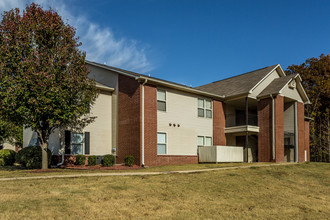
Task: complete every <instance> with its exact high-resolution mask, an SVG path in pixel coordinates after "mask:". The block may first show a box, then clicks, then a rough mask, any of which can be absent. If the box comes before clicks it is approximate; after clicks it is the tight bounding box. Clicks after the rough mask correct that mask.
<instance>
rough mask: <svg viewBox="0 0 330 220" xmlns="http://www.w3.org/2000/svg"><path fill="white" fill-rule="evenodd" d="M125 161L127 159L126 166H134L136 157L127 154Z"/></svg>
mask: <svg viewBox="0 0 330 220" xmlns="http://www.w3.org/2000/svg"><path fill="white" fill-rule="evenodd" d="M124 161H125V166H129V167H131V166H133V164H134V162H135V158H134V157H133V156H126V157H125V158H124Z"/></svg>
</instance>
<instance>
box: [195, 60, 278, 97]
mask: <svg viewBox="0 0 330 220" xmlns="http://www.w3.org/2000/svg"><path fill="white" fill-rule="evenodd" d="M276 66H277V64H276V65H273V66H268V67H265V68H262V69H258V70H255V71H251V72H248V73H244V74H241V75H238V76H234V77H231V78H227V79H223V80H220V81H216V82H213V83H209V84H206V85H203V86H199V87H196V88H195V89H198V90H201V91H204V92H209V93H213V94H217V95H222V96H226V97H230V96H236V95H242V94H247V93H248V92H249V91H250V90H251V89H252V88H253V87H254V86H255V85H256V84H257V83H258V82H259V81H260V80H262V79H263V78H264V77H265V76H266V75H267V74H268V73H269V72H270V71H272V70H273V69H274V68H275V67H276Z"/></svg>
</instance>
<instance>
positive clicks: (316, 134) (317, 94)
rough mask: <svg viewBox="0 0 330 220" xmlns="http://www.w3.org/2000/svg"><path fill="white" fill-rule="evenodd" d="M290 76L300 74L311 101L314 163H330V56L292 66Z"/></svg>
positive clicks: (309, 110)
mask: <svg viewBox="0 0 330 220" xmlns="http://www.w3.org/2000/svg"><path fill="white" fill-rule="evenodd" d="M286 73H288V74H295V73H299V74H300V76H301V78H302V80H303V81H302V84H303V86H304V88H305V89H306V93H307V95H308V97H309V99H310V101H311V104H310V105H306V106H305V112H306V113H307V116H308V117H311V118H313V120H312V121H311V123H310V134H311V141H310V147H311V157H312V159H313V160H314V161H326V160H327V159H328V161H329V162H330V130H329V129H330V122H329V119H330V110H329V104H330V79H329V75H330V55H324V54H321V56H320V57H319V58H310V59H307V60H306V61H305V62H304V63H303V64H301V65H291V66H289V67H288V69H287V70H286Z"/></svg>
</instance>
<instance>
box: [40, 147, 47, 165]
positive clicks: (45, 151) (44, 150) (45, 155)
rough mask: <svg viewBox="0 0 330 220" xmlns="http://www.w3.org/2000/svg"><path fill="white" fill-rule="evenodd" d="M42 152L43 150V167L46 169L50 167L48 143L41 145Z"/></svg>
mask: <svg viewBox="0 0 330 220" xmlns="http://www.w3.org/2000/svg"><path fill="white" fill-rule="evenodd" d="M41 152H42V162H41V169H43V170H46V169H48V155H47V143H44V144H42V145H41Z"/></svg>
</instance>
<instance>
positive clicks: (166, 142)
mask: <svg viewBox="0 0 330 220" xmlns="http://www.w3.org/2000/svg"><path fill="white" fill-rule="evenodd" d="M158 134H165V143H159V142H158ZM158 144H162V145H165V154H159V153H158ZM167 145H168V141H167V132H162V131H160V132H157V155H167V154H168V149H167Z"/></svg>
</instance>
